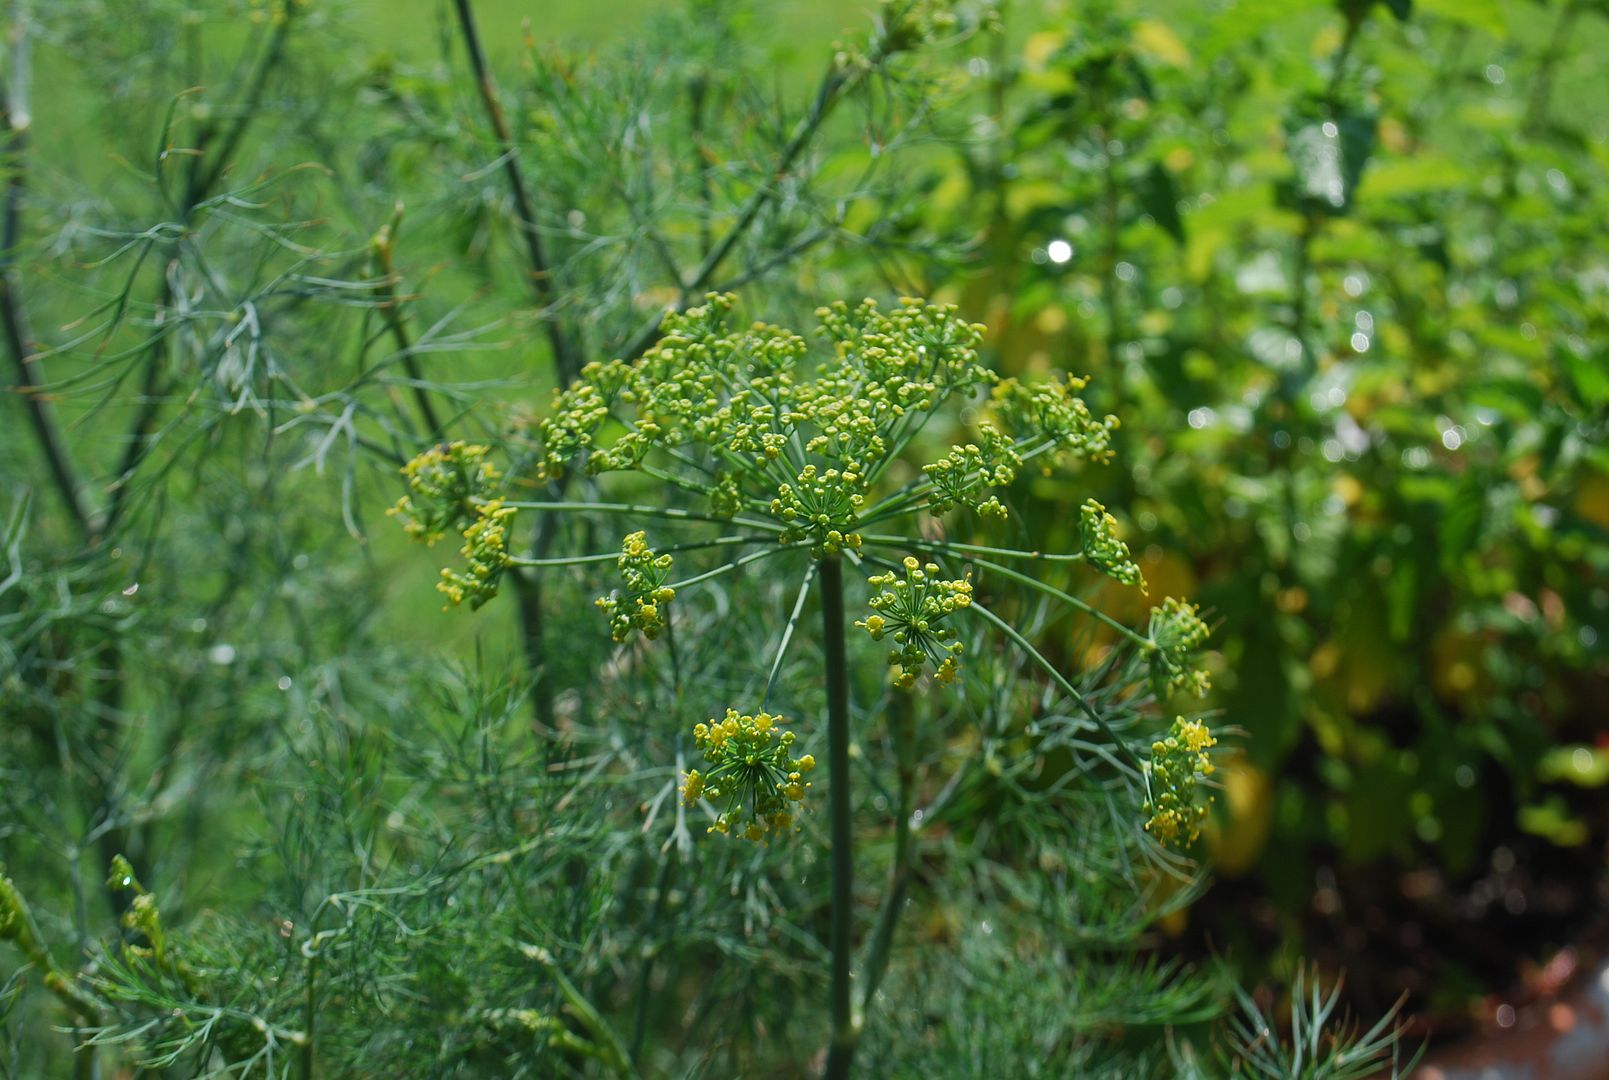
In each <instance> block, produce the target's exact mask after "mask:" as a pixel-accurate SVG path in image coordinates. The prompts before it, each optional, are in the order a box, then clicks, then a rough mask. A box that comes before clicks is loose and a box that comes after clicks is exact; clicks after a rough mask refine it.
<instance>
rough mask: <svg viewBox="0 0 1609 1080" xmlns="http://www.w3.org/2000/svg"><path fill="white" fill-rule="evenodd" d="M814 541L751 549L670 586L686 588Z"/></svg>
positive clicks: (807, 545) (811, 543)
mask: <svg viewBox="0 0 1609 1080" xmlns="http://www.w3.org/2000/svg"><path fill="white" fill-rule="evenodd" d="M814 543H815V541H814V540H796V541H794V542H793V543H791V544H778V545H777V546H775V547H768V548H766V549H765V550H764V551H751V552H750V553H749V554H747V555H744V556H741V557H739V558H736V559H733V560H732V561H731V562H729V563H722V564H721V565H720V566H717V567H716V568H715V569H713V570H706V571H704V572H703V573H702V574H694V575H693V576H692V577H690V578H683V579H682V580H681V581H673V582H671V583H670V587H671V588H672V589H677V590H681V589H685V588H687V587H688V586H690V585H697V584H699V583H701V582H705V581H709V580H711V579H713V578H718V577H720V576H721V575H722V574H730V573H731V572H732V571H733V570H736V569H737V568H738V567H740V566H747V565H748V564H749V563H751V562H759V561H760V560H761V559H769V558H771V557H773V556H776V555H781V554H783V553H784V552H788V551H798V550H799V549H800V548H807V547H810V546H812V545H813V544H814Z"/></svg>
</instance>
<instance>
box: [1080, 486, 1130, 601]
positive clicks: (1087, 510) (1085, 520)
mask: <svg viewBox="0 0 1609 1080" xmlns="http://www.w3.org/2000/svg"><path fill="white" fill-rule="evenodd" d="M1078 519H1079V526H1080V531H1081V532H1082V534H1083V542H1084V558H1085V559H1087V560H1088V561H1089V564H1090V565H1091V566H1093V567H1095V568H1096V569H1097V570H1099V571H1101V573H1103V574H1105V575H1106V576H1107V577H1110V578H1112V579H1114V580H1116V581H1118V582H1121V583H1122V584H1124V585H1138V586H1139V587H1140V591H1141V592H1144V591H1145V575H1144V574H1142V573H1140V566H1139V564H1138V563H1136V562H1135V561H1134V557H1133V556H1132V555H1130V554H1129V546H1128V545H1127V544H1125V543H1124V542H1123V541H1122V540H1119V539H1118V537H1117V519H1116V518H1115V517H1113V516H1112V515H1111V514H1108V513H1107V512H1106V507H1104V506H1102V505H1101V504H1100V503H1098V502H1096V501H1095V500H1094V499H1088V500H1086V501H1085V503H1084V505H1083V506H1082V507H1081V508H1080V509H1079V511H1078Z"/></svg>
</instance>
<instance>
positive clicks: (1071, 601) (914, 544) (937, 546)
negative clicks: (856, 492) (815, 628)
mask: <svg viewBox="0 0 1609 1080" xmlns="http://www.w3.org/2000/svg"><path fill="white" fill-rule="evenodd" d="M886 539H890V540H896V541H899V543H897V544H888V545H883V546H890V547H899V546H903V547H905V548H908V549H910V550H914V551H921V552H926V553H928V554H933V553H938V554H948V553H949V552H947V551H946V550H945V548H946V545H945V544H943V543H935V542H932V541H928V540H911V539H904V538H900V537H888V538H886ZM866 540H867V542H868V543H871V542H877V541H874V539H873V538H872V537H866ZM957 546H971V545H957ZM1009 554H1022V555H1027V554H1028V553H1027V552H1020V553H1019V552H1011V553H1009ZM1061 558H1064V559H1070V558H1082V556H1065V555H1064V556H1061ZM969 561H970V562H971V563H972V564H973V565H975V566H981V567H983V568H984V569H986V570H992V571H994V572H995V573H997V574H999V575H1000V576H1001V577H1003V578H1006V579H1007V580H1010V581H1015V582H1016V583H1017V584H1019V585H1026V586H1028V588H1030V589H1034V590H1036V591H1038V592H1042V593H1044V594H1045V595H1046V596H1049V597H1052V598H1054V599H1056V600H1060V601H1061V602H1062V603H1064V604H1067V605H1068V606H1070V607H1072V608H1075V609H1077V610H1078V611H1081V612H1083V613H1084V614H1085V615H1088V616H1090V617H1091V618H1093V619H1095V620H1096V621H1098V622H1100V623H1103V624H1105V625H1106V626H1108V627H1110V628H1111V629H1113V630H1116V631H1117V632H1118V633H1119V634H1122V635H1123V636H1124V637H1126V638H1128V639H1129V641H1131V642H1133V643H1134V644H1136V645H1138V646H1139V647H1140V648H1142V649H1145V650H1147V651H1154V650H1155V649H1156V645H1155V643H1154V642H1152V641H1151V639H1150V638H1148V637H1146V636H1145V635H1144V634H1140V633H1137V632H1136V631H1135V630H1134V629H1132V628H1131V627H1128V626H1124V625H1123V624H1122V623H1120V622H1118V621H1117V620H1116V619H1114V618H1112V617H1111V616H1110V615H1108V614H1106V612H1104V611H1102V610H1101V609H1100V608H1098V607H1096V606H1095V605H1093V604H1091V603H1089V602H1088V601H1086V600H1080V599H1079V598H1078V597H1076V596H1074V595H1072V594H1071V593H1066V592H1063V591H1062V590H1060V589H1058V588H1056V587H1055V586H1054V585H1047V584H1045V583H1044V582H1043V581H1040V580H1039V579H1038V578H1035V577H1031V576H1029V575H1028V574H1024V573H1021V572H1020V571H1017V570H1013V569H1011V567H1009V566H1002V565H1001V564H1000V563H997V562H991V561H990V560H988V559H979V558H972V559H970V560H969Z"/></svg>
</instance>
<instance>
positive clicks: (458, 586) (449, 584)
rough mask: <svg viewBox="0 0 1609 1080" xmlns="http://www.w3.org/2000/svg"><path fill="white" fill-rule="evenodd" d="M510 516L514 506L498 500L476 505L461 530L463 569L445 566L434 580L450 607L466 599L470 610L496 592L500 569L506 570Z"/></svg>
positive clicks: (500, 578) (500, 575)
mask: <svg viewBox="0 0 1609 1080" xmlns="http://www.w3.org/2000/svg"><path fill="white" fill-rule="evenodd" d="M513 516H514V508H513V507H512V506H504V505H503V500H501V499H493V500H491V501H490V502H485V503H482V504H481V505H480V506H479V507H477V508H476V514H475V520H474V522H473V523H472V524H471V525H470V526H469V528H467V529H465V530H464V546H463V547H461V548H459V549H458V553H459V554H460V555H462V556H463V557H464V561H465V564H466V565H465V568H464V569H463V570H461V571H460V570H454V569H453V568H452V567H450V566H444V567H442V569H441V580H440V581H438V582H436V589H437V591H439V592H441V593H444V594H446V597H447V599H448V600H450V601H452V606H454V607H456V606H457V605H459V604H462V603H463V602H464V601H466V600H467V601H469V606H470V608H471V610H473V609H476V608H479V607H480V606H481V605H482V604H484V603H486V601H488V600H490V599H491V598H492V597H494V596H496V595H497V588H498V584H499V582H500V581H501V580H502V577H503V571H504V570H507V569H508V564H509V554H508V521H509V519H510V518H512V517H513Z"/></svg>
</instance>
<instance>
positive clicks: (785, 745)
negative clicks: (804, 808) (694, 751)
mask: <svg viewBox="0 0 1609 1080" xmlns="http://www.w3.org/2000/svg"><path fill="white" fill-rule="evenodd" d="M783 723H786V721H785V720H784V719H783V718H782V717H780V716H773V715H772V714H770V713H766V712H760V713H756V714H754V715H753V716H749V715H746V714H740V713H739V712H738V711H737V710H736V709H727V710H726V716H725V717H724V718H722V719H720V720H711V721H710V722H709V723H707V724H698V725H695V726H694V728H693V740H694V742H695V743H696V744H697V746H698V748H699V749H700V750H702V751H703V752H704V760H705V761H706V762H708V764H709V768H708V769H706V770H703V771H700V770H698V769H693V770H692V771H690V772H689V773H687V775H686V776H685V777H683V780H682V801H683V802H684V803H686V804H687V805H688V806H694V805H696V804H697V803H698V802H699V800H701V799H702V800H707V801H708V802H709V803H710V804H711V805H714V806H717V807H719V808H720V809H721V813H720V816H719V817H717V818H716V819H715V824H713V825H711V826H710V832H718V833H724V834H726V835H728V836H732V835H737V836H741V837H742V838H743V839H745V840H754V841H758V840H764V839H765V838H766V837H767V836H768V835H769V834H771V833H773V832H781V831H782V830H785V829H788V828H791V827H792V826H793V821H794V814H795V812H796V811H797V809H798V807H799V805H800V804H801V803H802V802H803V801H804V797H805V793H806V792H807V791H808V790H809V788H810V783H809V781H807V780H805V776H806V774H808V773H809V772H810V771H811V770H812V769H814V768H815V767H816V759H815V758H814V757H812V756H811V755H809V754H805V755H804V756H803V757H798V758H796V757H794V756H793V744H794V735H793V732H791V731H783V730H782V729H781V727H780V726H779V725H781V724H783Z"/></svg>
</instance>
